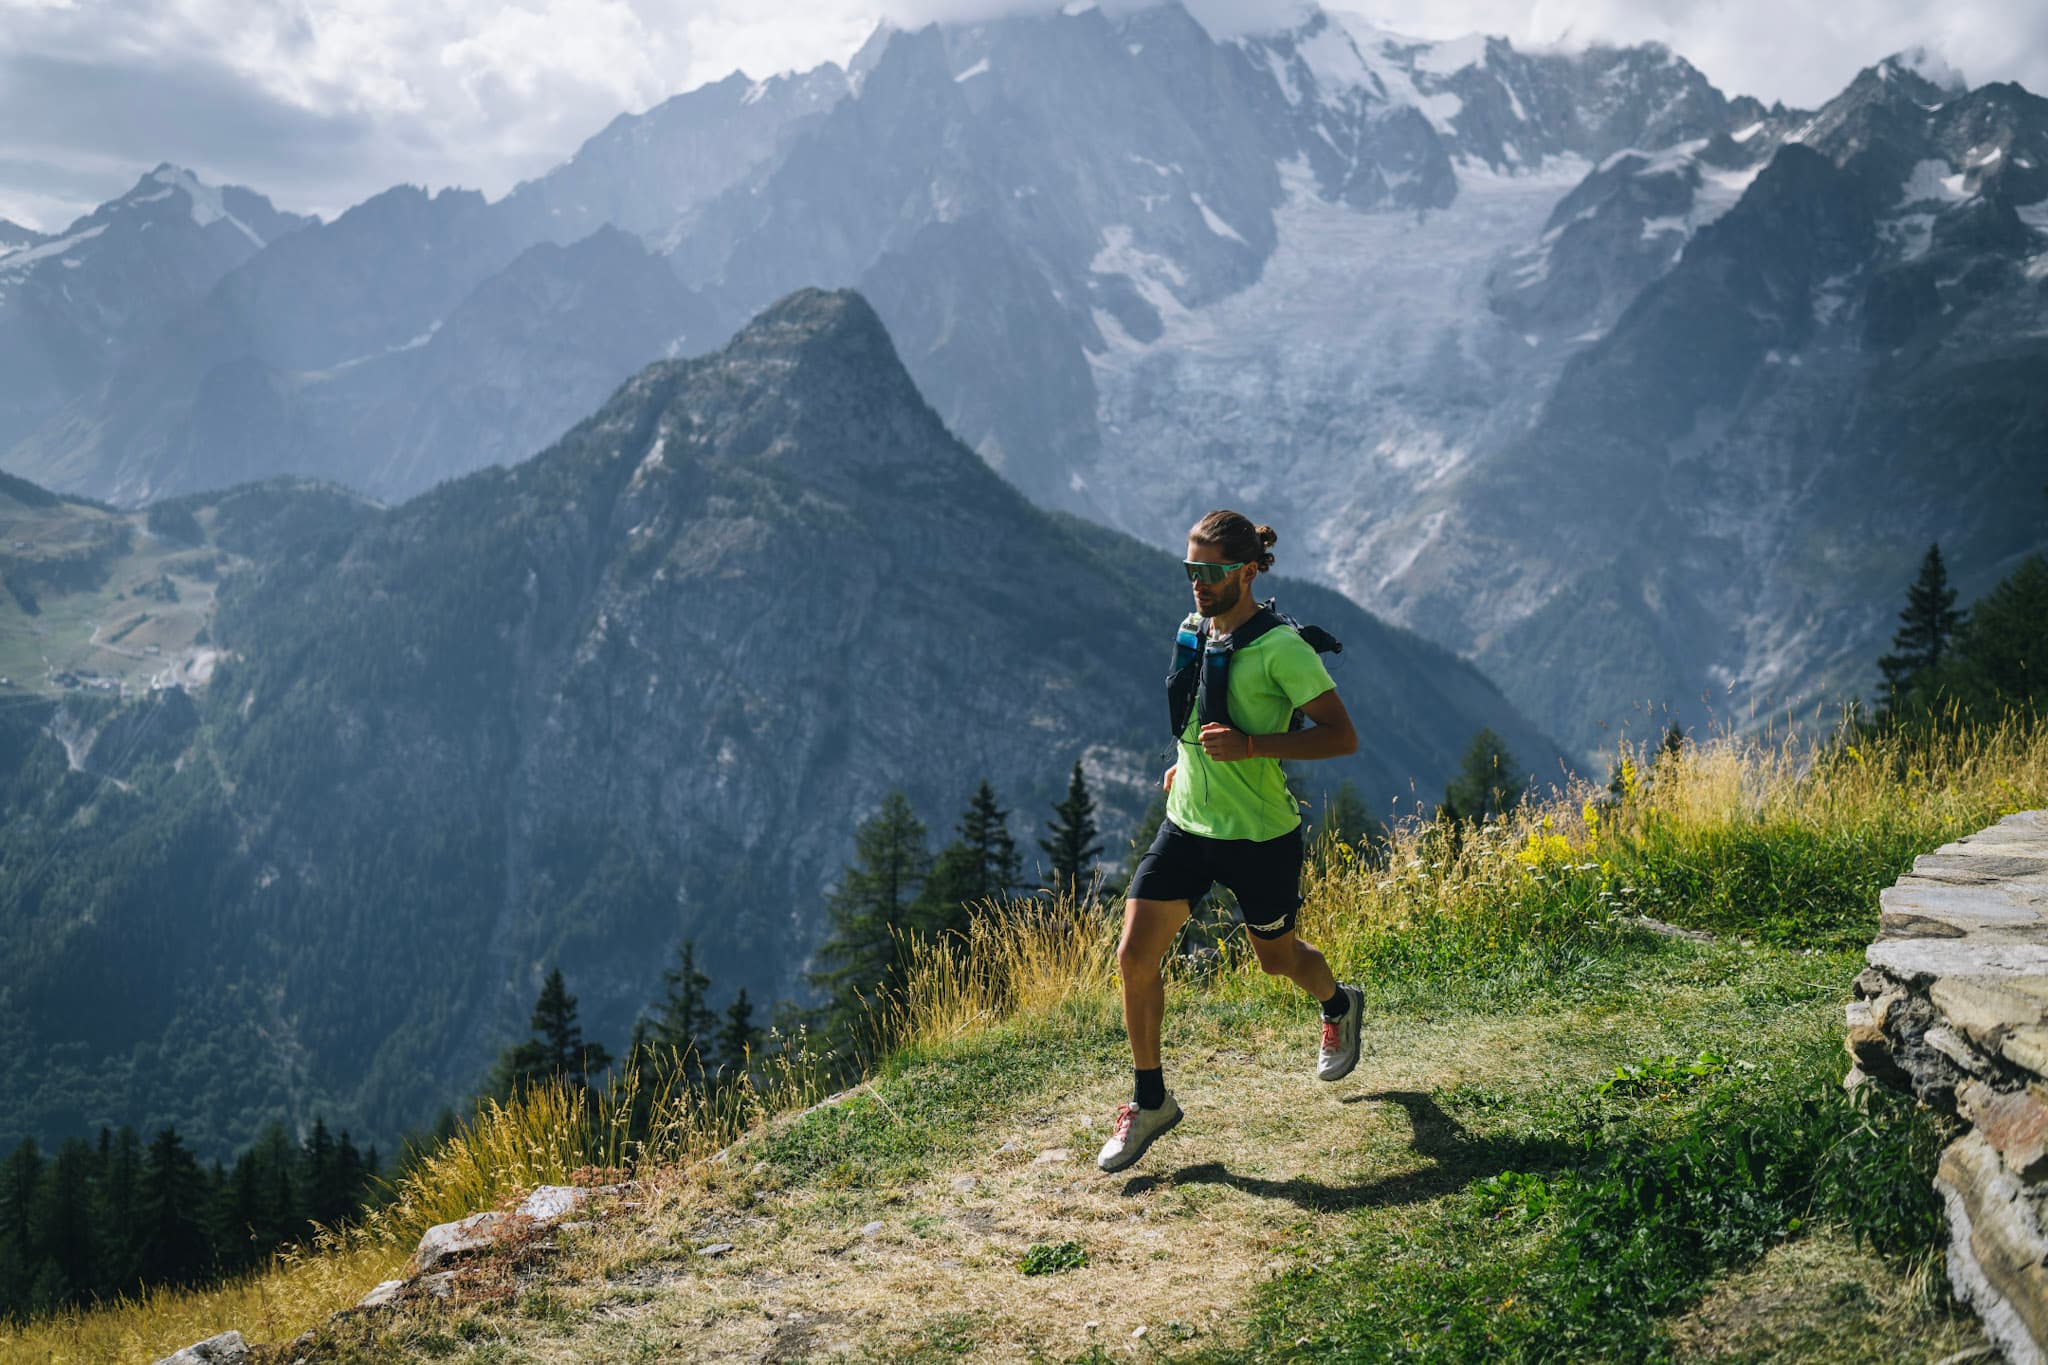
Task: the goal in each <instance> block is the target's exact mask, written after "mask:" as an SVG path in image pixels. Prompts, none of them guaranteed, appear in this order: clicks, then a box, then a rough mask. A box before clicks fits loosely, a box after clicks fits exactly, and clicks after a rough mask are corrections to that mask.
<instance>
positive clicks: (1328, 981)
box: [1245, 929, 1337, 1003]
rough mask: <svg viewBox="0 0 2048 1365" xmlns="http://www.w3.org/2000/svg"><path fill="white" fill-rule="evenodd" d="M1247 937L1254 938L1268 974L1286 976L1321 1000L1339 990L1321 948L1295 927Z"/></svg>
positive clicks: (1261, 964)
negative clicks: (1299, 934)
mask: <svg viewBox="0 0 2048 1365" xmlns="http://www.w3.org/2000/svg"><path fill="white" fill-rule="evenodd" d="M1245 937H1246V938H1249V939H1251V941H1252V951H1253V952H1254V953H1256V954H1258V958H1259V966H1260V967H1262V968H1264V969H1265V971H1266V972H1267V974H1268V975H1271V976H1284V977H1286V978H1287V979H1288V980H1289V981H1292V982H1293V983H1294V984H1295V985H1297V986H1299V987H1301V988H1302V989H1303V990H1305V991H1307V992H1308V993H1309V994H1310V995H1312V996H1314V997H1315V998H1316V1000H1317V1001H1318V1003H1320V1002H1321V1001H1324V1000H1328V999H1329V998H1330V997H1331V996H1333V995H1335V994H1336V993H1337V977H1336V974H1335V973H1334V972H1332V971H1331V970H1330V964H1329V962H1328V960H1327V959H1325V958H1324V957H1323V954H1322V952H1321V950H1319V949H1317V948H1314V947H1312V946H1310V945H1309V944H1306V943H1303V942H1302V941H1301V940H1300V939H1299V938H1297V937H1296V936H1295V933H1294V931H1293V930H1292V929H1290V930H1288V931H1287V932H1286V933H1284V934H1282V935H1281V936H1280V937H1278V938H1260V937H1258V936H1257V935H1255V934H1247V935H1245Z"/></svg>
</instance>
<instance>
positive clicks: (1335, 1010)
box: [1323, 986, 1351, 1023]
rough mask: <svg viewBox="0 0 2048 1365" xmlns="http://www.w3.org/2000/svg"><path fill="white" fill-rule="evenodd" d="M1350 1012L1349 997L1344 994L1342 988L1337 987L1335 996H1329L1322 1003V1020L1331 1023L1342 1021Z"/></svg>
mask: <svg viewBox="0 0 2048 1365" xmlns="http://www.w3.org/2000/svg"><path fill="white" fill-rule="evenodd" d="M1350 1010H1351V997H1350V996H1348V995H1346V994H1344V988H1343V987H1342V986H1339V987H1338V988H1337V993H1336V994H1335V995H1333V996H1331V997H1330V998H1329V999H1328V1000H1325V1001H1324V1002H1323V1018H1325V1019H1328V1020H1330V1021H1331V1022H1333V1023H1334V1022H1335V1021H1337V1020H1339V1019H1342V1018H1343V1017H1344V1016H1345V1015H1346V1014H1347V1013H1349V1012H1350Z"/></svg>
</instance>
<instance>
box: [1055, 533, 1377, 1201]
mask: <svg viewBox="0 0 2048 1365" xmlns="http://www.w3.org/2000/svg"><path fill="white" fill-rule="evenodd" d="M1277 539H1279V537H1278V536H1277V535H1276V534H1275V533H1274V531H1273V528H1272V527H1270V526H1254V525H1252V523H1251V522H1250V521H1249V520H1248V519H1246V518H1245V517H1244V516H1242V515H1241V514H1239V513H1237V512H1230V511H1219V512H1211V513H1210V514H1209V515H1208V516H1206V517H1203V518H1202V519H1201V521H1199V522H1197V523H1196V524H1195V528H1194V530H1192V531H1190V532H1188V557H1187V564H1186V567H1187V575H1188V581H1189V582H1190V583H1191V584H1192V585H1193V587H1194V594H1195V611H1196V615H1194V616H1190V617H1189V618H1188V620H1187V622H1186V623H1184V624H1183V625H1182V627H1181V645H1182V649H1181V653H1180V656H1179V658H1178V659H1177V661H1176V662H1177V664H1178V663H1181V662H1184V661H1187V660H1192V662H1191V663H1188V664H1187V666H1186V667H1181V668H1177V671H1176V674H1175V683H1176V684H1178V685H1177V686H1176V685H1171V684H1170V685H1169V696H1170V698H1171V699H1172V700H1173V702H1174V717H1175V722H1176V725H1177V726H1178V729H1179V735H1178V741H1179V752H1178V754H1177V759H1178V761H1177V762H1176V763H1175V764H1174V766H1173V767H1171V768H1168V769H1167V770H1166V779H1165V783H1166V819H1165V821H1164V822H1162V823H1161V824H1160V826H1159V836H1158V837H1157V838H1156V839H1154V840H1153V841H1152V847H1151V848H1150V849H1149V850H1148V851H1147V852H1146V854H1145V856H1144V857H1143V858H1142V859H1141V860H1140V861H1139V863H1138V873H1137V876H1136V877H1135V878H1133V879H1132V881H1131V890H1130V898H1129V899H1128V900H1127V901H1125V902H1124V932H1123V939H1122V941H1121V942H1120V943H1119V944H1118V945H1117V953H1116V963H1117V972H1118V974H1119V976H1120V977H1121V979H1122V982H1123V994H1124V1027H1125V1029H1126V1030H1127V1031H1128V1032H1129V1034H1130V1037H1131V1062H1132V1068H1133V1070H1134V1071H1135V1072H1136V1086H1135V1092H1134V1093H1133V1095H1132V1096H1131V1102H1130V1103H1129V1104H1126V1105H1124V1106H1122V1107H1121V1108H1119V1109H1118V1110H1117V1112H1116V1121H1115V1125H1114V1127H1113V1129H1112V1131H1111V1134H1110V1139H1109V1141H1108V1142H1106V1143H1104V1144H1103V1147H1102V1153H1101V1155H1100V1156H1098V1157H1097V1158H1096V1159H1095V1164H1096V1165H1098V1166H1100V1167H1101V1168H1102V1169H1103V1170H1105V1171H1120V1170H1123V1169H1124V1168H1125V1167H1126V1166H1129V1165H1131V1164H1132V1163H1133V1162H1135V1161H1137V1159H1138V1158H1139V1157H1141V1156H1143V1155H1144V1154H1145V1149H1146V1148H1148V1147H1150V1146H1151V1145H1152V1143H1153V1142H1154V1141H1155V1140H1156V1139H1157V1138H1158V1137H1159V1136H1160V1135H1161V1134H1163V1133H1165V1132H1166V1131H1167V1130H1168V1129H1169V1128H1172V1127H1173V1126H1174V1125H1175V1124H1176V1123H1179V1122H1180V1118H1181V1109H1180V1105H1179V1104H1177V1103H1176V1102H1175V1101H1174V1098H1173V1095H1172V1094H1171V1093H1170V1092H1168V1090H1167V1089H1166V1081H1165V1077H1164V1073H1163V1072H1162V1070H1161V1067H1160V1061H1159V1033H1160V1026H1161V1024H1162V1022H1163V1020H1164V1016H1165V1013H1166V983H1165V981H1164V979H1163V978H1162V977H1161V975H1160V960H1161V959H1162V958H1164V957H1165V955H1166V951H1167V949H1168V948H1169V947H1171V946H1172V944H1173V940H1174V936H1175V935H1176V934H1178V933H1179V932H1180V928H1181V926H1182V925H1183V924H1185V923H1187V920H1188V915H1189V912H1190V907H1191V905H1192V903H1193V902H1195V901H1198V900H1200V899H1201V898H1202V897H1203V896H1205V895H1207V894H1208V892H1209V888H1210V886H1211V884H1212V883H1215V882H1222V883H1223V884H1224V885H1225V886H1227V887H1229V888H1230V890H1231V891H1232V892H1234V893H1235V894H1236V896H1237V903H1238V905H1239V907H1240V908H1241V909H1242V910H1243V911H1244V919H1245V928H1246V929H1247V930H1248V931H1250V934H1251V941H1252V949H1253V951H1254V952H1256V953H1257V954H1258V958H1259V966H1261V967H1263V968H1264V969H1265V970H1266V971H1268V972H1271V973H1273V974H1274V975H1276V976H1284V977H1286V978H1287V979H1288V980H1290V981H1292V982H1294V983H1295V984H1296V985H1297V986H1300V987H1301V988H1302V989H1303V990H1305V991H1307V992H1308V993H1309V994H1310V995H1312V996H1314V997H1315V999H1316V1000H1317V1001H1318V1002H1320V1003H1321V1005H1322V1012H1323V1030H1322V1046H1321V1049H1320V1051H1319V1053H1318V1056H1317V1058H1316V1076H1317V1077H1318V1078H1319V1079H1321V1080H1325V1081H1335V1080H1340V1079H1342V1078H1343V1077H1344V1076H1347V1075H1349V1074H1350V1072H1351V1069H1352V1068H1353V1067H1354V1066H1356V1065H1357V1064H1358V1025H1359V1018H1360V1016H1361V1015H1362V1014H1363V1012H1364V1008H1365V999H1364V995H1363V994H1362V993H1361V992H1360V991H1359V989H1358V988H1357V987H1356V986H1339V985H1338V984H1337V979H1336V977H1335V976H1333V975H1332V974H1331V972H1330V964H1329V963H1328V962H1327V961H1325V960H1324V958H1323V955H1322V954H1321V953H1320V952H1318V951H1316V950H1315V949H1314V948H1312V947H1310V946H1309V945H1308V944H1306V943H1303V942H1302V941H1301V940H1300V939H1299V938H1297V937H1296V936H1295V933H1294V920H1295V915H1296V914H1297V912H1299V910H1300V909H1301V855H1302V839H1301V808H1300V807H1299V806H1298V805H1297V804H1296V803H1295V800H1294V797H1293V795H1292V794H1291V793H1289V791H1288V790H1287V780H1286V777H1285V776H1284V775H1283V774H1282V773H1281V771H1280V760H1281V759H1283V758H1293V759H1309V758H1335V757H1338V756H1339V755H1342V754H1348V753H1351V752H1353V751H1354V750H1356V749H1357V748H1358V733H1357V731H1355V730H1354V729H1352V726H1351V717H1350V716H1349V715H1348V714H1347V713H1346V712H1345V710H1344V703H1343V701H1342V700H1341V699H1340V698H1339V697H1338V696H1337V689H1336V686H1335V684H1333V683H1332V682H1331V681H1330V674H1329V671H1328V670H1327V669H1325V668H1324V667H1323V661H1322V659H1321V658H1319V657H1318V656H1317V654H1316V651H1315V649H1314V648H1312V647H1311V646H1310V645H1309V644H1308V643H1307V642H1306V641H1304V640H1303V639H1302V638H1301V636H1300V635H1299V634H1297V633H1296V632H1295V631H1294V630H1293V629H1292V628H1290V627H1289V626H1287V625H1285V624H1284V623H1282V622H1280V621H1279V619H1278V618H1277V617H1276V616H1274V615H1273V613H1272V612H1270V611H1268V610H1267V609H1266V608H1264V607H1262V606H1260V605H1259V602H1258V599H1257V598H1256V597H1254V596H1253V594H1252V584H1253V583H1254V582H1255V581H1256V580H1257V578H1258V576H1259V575H1260V574H1261V573H1264V572H1265V571H1266V570H1268V569H1270V568H1272V567H1273V556H1272V555H1271V554H1270V553H1269V552H1268V551H1269V547H1271V546H1272V544H1273V543H1274V541H1276V540H1277ZM1197 678H1199V686H1198V687H1197V684H1196V679H1197ZM1226 699H1227V705H1226ZM1297 709H1299V710H1300V711H1301V712H1302V714H1303V715H1304V716H1306V717H1307V718H1308V719H1309V720H1310V721H1311V722H1313V724H1311V725H1310V726H1308V727H1307V728H1304V729H1301V730H1296V731H1291V732H1290V730H1289V728H1288V723H1289V719H1290V717H1291V716H1292V715H1293V713H1294V712H1295V711H1296V710H1297ZM1183 713H1185V714H1183Z"/></svg>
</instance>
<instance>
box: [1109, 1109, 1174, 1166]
mask: <svg viewBox="0 0 2048 1365" xmlns="http://www.w3.org/2000/svg"><path fill="white" fill-rule="evenodd" d="M1179 1122H1180V1104H1179V1103H1178V1102H1177V1101H1176V1100H1175V1099H1174V1098H1173V1092H1172V1091H1170V1090H1169V1091H1168V1092H1167V1094H1166V1103H1164V1104H1162V1105H1160V1106H1159V1107H1158V1108H1157V1109H1140V1108H1139V1107H1138V1106H1137V1104H1136V1103H1135V1102H1133V1103H1130V1104H1126V1105H1124V1106H1123V1107H1122V1108H1120V1109H1118V1110H1117V1111H1116V1124H1115V1126H1114V1127H1113V1128H1111V1130H1110V1134H1109V1141H1107V1142H1105V1143H1103V1144H1102V1151H1101V1153H1100V1154H1099V1155H1098V1156H1097V1157H1096V1158H1095V1164H1096V1165H1098V1166H1100V1167H1101V1168H1102V1169H1103V1170H1105V1171H1120V1170H1122V1169H1123V1168H1124V1167H1126V1166H1129V1165H1131V1164H1132V1163H1133V1162H1135V1161H1136V1160H1137V1159H1138V1158H1139V1157H1141V1156H1143V1155H1145V1149H1146V1148H1147V1147H1150V1146H1151V1145H1152V1143H1153V1142H1154V1140H1156V1139H1157V1138H1158V1137H1159V1136H1160V1135H1161V1134H1162V1133H1164V1132H1165V1131H1166V1130H1167V1129H1169V1128H1171V1127H1173V1125H1174V1124H1176V1123H1179Z"/></svg>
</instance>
